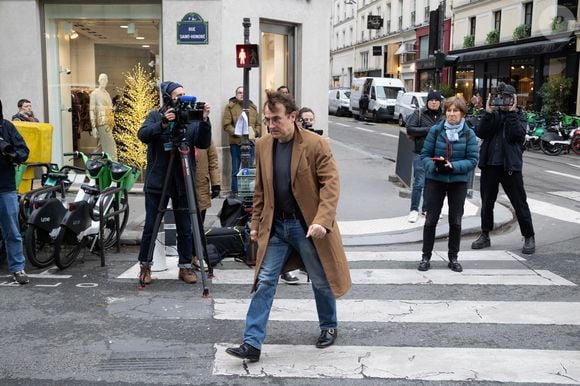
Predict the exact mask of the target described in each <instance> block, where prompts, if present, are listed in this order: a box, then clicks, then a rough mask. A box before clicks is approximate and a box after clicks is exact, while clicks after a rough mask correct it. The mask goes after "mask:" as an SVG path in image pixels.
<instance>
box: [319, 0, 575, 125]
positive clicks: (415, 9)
mask: <svg viewBox="0 0 580 386" xmlns="http://www.w3.org/2000/svg"><path fill="white" fill-rule="evenodd" d="M441 3H442V4H443V8H444V9H445V12H444V15H443V16H442V20H441V19H440V20H439V23H438V25H439V26H443V31H442V33H441V32H440V34H441V35H442V39H441V41H440V42H439V43H440V44H439V47H440V49H441V50H442V51H443V52H445V53H446V54H448V55H455V56H457V57H458V59H457V62H456V64H455V65H453V66H452V67H445V68H443V69H437V68H436V61H435V57H434V56H433V54H432V50H431V51H430V42H429V39H430V20H429V15H430V13H431V11H433V10H435V9H437V7H439V5H440V2H439V1H427V0H425V1H421V0H415V1H401V0H375V1H372V0H370V1H369V0H356V1H354V0H334V2H333V8H332V14H331V39H330V48H331V50H330V79H329V85H330V86H331V87H337V86H341V87H348V86H350V84H351V79H352V78H353V77H356V76H384V77H397V78H400V79H402V80H403V81H404V83H405V88H406V89H407V90H414V91H426V90H429V89H431V88H433V87H434V86H435V85H436V84H437V82H438V81H439V80H440V81H441V84H442V85H448V86H449V87H450V88H452V89H453V90H452V91H453V92H454V93H456V94H458V95H462V96H463V97H465V98H466V99H467V100H470V98H471V97H472V95H473V94H474V92H475V91H479V92H481V93H482V95H483V96H484V97H485V96H486V95H487V94H489V93H490V92H493V91H494V89H495V86H496V85H497V84H498V83H499V82H507V83H510V84H512V85H513V86H514V87H515V88H516V90H517V92H518V97H519V103H520V104H521V105H523V106H525V107H527V108H531V109H536V110H538V109H540V108H541V98H540V97H539V95H538V90H539V89H540V88H541V86H542V84H543V83H545V82H546V81H548V80H550V79H552V78H555V77H567V78H571V79H573V97H572V98H570V101H569V103H568V106H567V112H569V113H576V114H580V106H578V103H577V101H578V99H580V87H579V85H578V78H580V72H579V71H580V70H579V66H578V57H579V54H578V53H579V51H580V48H579V44H578V41H579V39H580V29H579V26H580V23H579V21H578V20H579V19H578V16H579V15H578V2H577V0H533V1H532V0H528V1H525V0H524V1H522V0H506V1H501V2H499V1H493V0H448V1H443V2H441ZM374 15H379V16H380V17H381V18H383V19H384V24H383V25H382V27H381V29H378V30H375V29H369V28H368V27H369V25H368V19H369V16H374ZM441 22H442V23H441ZM437 29H439V30H440V29H441V27H439V28H437ZM431 36H433V34H432V33H431ZM431 43H432V42H431ZM373 53H375V54H376V55H378V56H373ZM439 70H441V71H439Z"/></svg>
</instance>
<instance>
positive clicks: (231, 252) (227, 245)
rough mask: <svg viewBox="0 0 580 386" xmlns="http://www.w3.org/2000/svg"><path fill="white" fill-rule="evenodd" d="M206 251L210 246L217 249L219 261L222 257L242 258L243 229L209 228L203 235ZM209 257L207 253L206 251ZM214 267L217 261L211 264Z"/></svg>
mask: <svg viewBox="0 0 580 386" xmlns="http://www.w3.org/2000/svg"><path fill="white" fill-rule="evenodd" d="M205 238H206V241H207V245H208V249H209V248H210V247H209V246H210V244H211V245H213V246H214V247H215V248H216V249H217V253H218V254H219V256H220V259H219V260H222V259H223V258H224V257H243V256H244V255H245V243H244V232H243V227H224V228H211V229H209V230H208V231H207V232H206V233H205ZM208 255H209V251H208ZM211 260H212V259H210V264H212V266H214V265H215V264H217V263H218V262H219V260H218V261H217V262H216V263H215V264H213V263H212V262H211Z"/></svg>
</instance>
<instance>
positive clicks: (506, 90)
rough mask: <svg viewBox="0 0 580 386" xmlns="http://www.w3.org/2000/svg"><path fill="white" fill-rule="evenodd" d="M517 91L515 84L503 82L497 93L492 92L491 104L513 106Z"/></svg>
mask: <svg viewBox="0 0 580 386" xmlns="http://www.w3.org/2000/svg"><path fill="white" fill-rule="evenodd" d="M515 93H516V89H515V88H514V87H513V86H510V85H509V84H505V83H503V82H501V83H500V84H499V85H498V86H497V89H496V93H495V94H492V96H491V100H490V101H489V105H490V106H495V107H507V106H511V105H513V103H514V95H515Z"/></svg>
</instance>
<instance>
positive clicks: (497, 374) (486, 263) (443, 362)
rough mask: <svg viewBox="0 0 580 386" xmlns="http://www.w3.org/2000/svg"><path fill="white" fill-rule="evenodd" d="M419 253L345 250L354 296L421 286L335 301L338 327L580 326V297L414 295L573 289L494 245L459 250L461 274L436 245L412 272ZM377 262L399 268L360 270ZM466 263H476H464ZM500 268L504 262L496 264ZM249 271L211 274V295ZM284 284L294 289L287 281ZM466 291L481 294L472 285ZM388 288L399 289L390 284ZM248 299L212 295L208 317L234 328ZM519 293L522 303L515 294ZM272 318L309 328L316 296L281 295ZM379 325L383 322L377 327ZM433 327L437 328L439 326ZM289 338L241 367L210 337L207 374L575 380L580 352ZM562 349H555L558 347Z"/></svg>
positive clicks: (243, 280)
mask: <svg viewBox="0 0 580 386" xmlns="http://www.w3.org/2000/svg"><path fill="white" fill-rule="evenodd" d="M418 256H420V252H419V251H393V250H388V251H385V250H376V251H361V250H356V251H347V257H348V260H349V261H350V262H351V264H352V268H351V277H352V281H353V285H354V286H355V291H353V292H352V293H355V294H356V293H359V294H360V288H359V289H357V288H356V286H362V285H373V286H376V288H381V285H389V286H390V287H389V288H394V287H392V286H393V285H409V284H420V286H417V287H414V290H413V291H412V292H409V296H410V297H405V298H403V299H401V298H399V299H371V298H362V299H360V298H357V299H351V298H348V297H347V298H342V299H339V300H337V307H338V315H339V321H340V323H345V324H348V323H351V324H352V323H355V324H356V326H357V329H364V328H365V323H371V324H370V326H373V327H372V329H373V331H375V333H379V334H381V331H383V330H385V331H386V330H387V329H389V328H390V327H388V326H389V325H390V326H393V324H403V325H404V324H417V326H421V325H422V324H425V326H426V327H425V328H426V330H430V331H431V330H432V329H431V328H430V327H429V326H430V325H434V326H439V327H440V328H444V327H442V326H446V325H454V324H457V325H460V326H461V325H463V326H466V325H467V326H471V327H470V328H482V329H483V330H482V331H486V329H487V328H489V326H495V327H493V329H494V331H498V333H500V334H501V333H502V331H503V330H502V328H515V329H518V328H522V327H523V326H530V327H531V326H535V327H534V328H535V329H541V328H543V329H549V330H550V331H552V330H553V329H558V328H559V329H564V330H565V331H568V329H571V330H570V331H572V333H573V331H577V330H574V328H576V329H577V326H580V302H573V301H570V302H566V301H549V300H548V301H536V300H535V299H533V297H531V299H528V298H526V297H524V298H523V299H524V300H523V301H520V300H518V301H514V300H509V298H508V299H506V298H504V297H503V296H502V299H501V300H493V299H492V300H490V298H489V296H487V298H486V299H481V300H479V299H477V298H476V299H468V300H465V299H445V298H442V299H433V298H431V297H430V298H427V299H416V297H417V296H418V295H417V293H421V292H424V291H422V289H423V288H425V289H426V291H430V289H431V288H438V289H442V288H445V287H444V286H448V285H450V286H453V285H479V286H485V288H486V291H483V292H487V293H488V295H489V293H490V292H489V291H487V289H492V288H498V289H499V288H502V287H504V288H505V286H508V285H509V286H515V287H516V288H517V287H521V286H528V287H526V291H528V288H529V289H530V290H532V291H538V290H539V289H540V288H546V289H551V288H556V287H558V286H560V287H561V288H562V290H565V289H566V287H568V288H570V287H574V286H576V284H575V283H573V282H571V281H568V280H566V279H565V278H563V277H561V276H558V275H556V274H554V273H552V272H550V271H548V270H533V269H531V268H528V264H529V263H528V262H527V260H526V259H525V258H523V257H521V256H518V255H517V254H514V253H511V252H508V251H494V250H483V251H464V252H461V254H460V259H461V261H462V262H463V263H464V264H463V266H464V271H463V272H461V273H456V272H451V271H450V270H449V269H447V267H446V265H447V253H446V252H442V251H437V252H434V254H433V257H432V269H431V270H429V271H427V272H419V271H417V270H416V269H415V268H413V269H409V268H408V267H409V264H408V263H409V262H417V261H418ZM380 262H382V263H385V264H388V265H387V266H388V267H392V266H393V265H396V264H397V263H399V265H404V267H403V268H399V269H397V268H384V267H385V265H382V266H381V265H377V266H376V268H372V269H364V268H361V267H364V266H365V265H367V266H368V265H369V264H372V265H373V266H375V265H376V264H377V263H380ZM365 263H366V264H365ZM363 264H364V265H363ZM471 264H473V267H474V268H471V267H470V265H471ZM498 266H501V267H504V268H503V269H498ZM482 267H489V268H482ZM253 277H254V272H253V271H252V270H249V269H223V270H217V271H216V278H215V279H214V280H213V284H214V285H216V290H215V291H214V292H216V291H218V290H217V288H218V286H220V285H230V284H234V285H235V284H237V285H245V286H247V285H249V284H250V283H251V282H252V280H253ZM435 286H437V287H435ZM405 288H406V287H405ZM464 288H465V287H464ZM476 288H477V287H476ZM287 290H288V291H289V293H294V291H293V290H291V289H290V287H287ZM510 291H511V290H509V291H503V290H501V289H500V290H499V291H498V293H505V294H506V295H508V296H509V294H510V293H511V292H510ZM542 291H543V290H542ZM466 292H469V293H471V294H478V293H479V292H478V290H477V289H474V290H471V291H466ZM286 293H288V292H286ZM372 293H374V292H370V294H371V297H372ZM392 293H399V294H400V293H401V292H400V291H398V290H397V289H395V290H394V291H393V292H392ZM242 296H243V297H245V295H242ZM290 296H292V295H290ZM359 296H360V295H359ZM399 296H401V295H399ZM249 297H250V296H247V297H246V298H226V297H220V298H215V299H214V301H213V307H214V318H215V319H216V320H222V321H238V322H239V323H240V333H241V330H242V329H243V327H242V326H243V321H244V320H245V317H246V312H247V310H248V306H249V303H250V298H249ZM476 297H477V295H476ZM517 298H518V299H522V297H521V296H518V297H517ZM269 320H270V321H272V322H274V323H278V325H280V323H283V325H284V326H288V327H287V328H292V323H301V322H308V323H314V324H315V323H316V321H317V320H318V317H317V313H316V304H315V301H314V299H312V298H307V299H295V298H285V297H284V296H282V297H280V296H278V297H277V298H276V299H275V300H274V304H273V307H272V310H271V312H270V316H269ZM377 324H378V326H379V327H377ZM381 325H382V326H384V327H380V326H381ZM479 326H481V327H479ZM508 326H510V327H508ZM394 328H397V327H394ZM399 328H401V327H399ZM434 330H435V331H438V330H437V329H436V328H435V329H434ZM345 331H348V329H347V330H345ZM507 333H508V334H509V332H507ZM484 334H485V333H484ZM339 335H340V334H339ZM484 336H485V335H484ZM556 336H558V335H556ZM313 339H314V337H313ZM444 340H445V339H444ZM296 341H297V344H272V345H269V344H265V345H264V346H263V347H262V355H261V359H260V361H259V362H258V363H243V362H242V361H240V360H239V359H236V358H234V357H231V356H229V355H227V354H226V353H225V349H226V348H227V347H233V346H237V345H238V344H239V343H240V342H222V343H217V344H215V345H214V350H215V360H214V367H213V374H214V375H223V376H234V377H236V376H240V377H248V376H249V377H273V378H330V379H335V380H337V381H340V380H341V379H345V380H346V379H364V378H376V379H385V380H387V379H404V380H417V381H437V382H443V383H445V382H452V381H460V382H470V381H491V382H506V383H545V384H580V351H576V350H554V349H547V350H543V349H538V345H534V346H531V347H530V346H526V342H519V341H517V340H514V344H515V346H513V347H495V345H494V344H493V343H490V342H488V341H486V340H485V339H481V340H479V339H478V342H480V343H479V344H480V345H481V346H479V347H478V344H471V345H473V347H470V346H469V347H463V346H465V343H464V342H461V341H457V342H455V343H456V345H457V346H458V347H447V345H442V346H446V347H432V346H433V342H437V340H436V339H435V340H433V339H431V340H427V341H426V342H430V343H431V344H430V346H425V347H414V346H417V343H415V344H414V345H413V346H399V345H397V346H396V347H395V346H390V345H388V344H387V345H386V346H377V345H376V343H374V342H373V343H371V344H375V345H373V346H365V345H360V346H343V345H341V342H340V336H339V343H338V344H336V345H334V346H331V347H329V348H326V349H324V350H320V349H317V348H315V347H314V345H312V344H308V345H304V339H302V338H300V337H299V336H297V337H296ZM383 341H384V339H383ZM419 342H422V341H421V340H419ZM266 343H268V341H266ZM347 344H348V343H347ZM426 344H429V343H426ZM467 344H468V345H469V343H467ZM520 344H521V345H520ZM419 345H420V344H419ZM435 345H437V343H435ZM559 347H561V346H556V348H559ZM562 347H564V345H562ZM550 348H553V346H550Z"/></svg>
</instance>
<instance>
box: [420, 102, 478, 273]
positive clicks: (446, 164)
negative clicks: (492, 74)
mask: <svg viewBox="0 0 580 386" xmlns="http://www.w3.org/2000/svg"><path fill="white" fill-rule="evenodd" d="M443 112H444V113H445V120H444V121H442V122H439V123H438V124H436V125H434V126H433V127H431V129H429V133H428V134H427V137H426V138H425V143H424V144H423V149H422V150H421V160H422V161H423V166H424V167H425V196H426V197H427V216H426V218H425V225H424V227H423V256H422V258H421V262H420V263H419V268H418V270H419V271H427V270H429V268H430V267H431V263H430V260H431V254H432V252H433V245H434V243H435V230H436V228H437V222H439V215H440V214H441V208H442V207H443V201H444V200H445V196H447V202H448V204H449V242H448V251H447V256H448V258H449V263H448V264H447V266H448V267H449V269H451V270H452V271H454V272H461V271H463V267H461V264H459V262H458V261H457V255H458V254H459V245H460V243H461V221H462V218H463V207H464V205H465V198H466V196H467V181H468V180H469V173H470V172H471V171H472V170H473V169H475V165H477V155H478V154H477V153H478V146H477V138H476V137H475V133H474V132H473V130H472V129H471V128H470V127H469V126H468V125H467V123H465V115H466V114H467V104H466V103H465V101H464V100H463V98H461V97H451V98H447V99H446V100H445V103H444V104H443Z"/></svg>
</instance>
